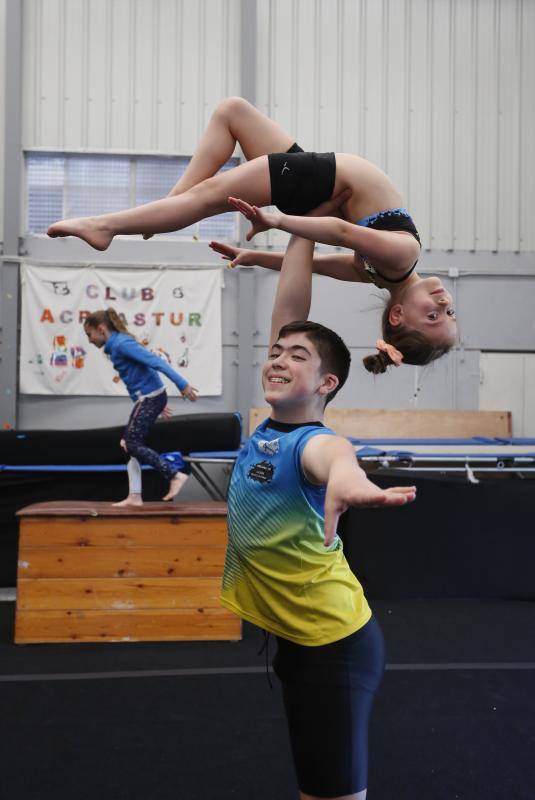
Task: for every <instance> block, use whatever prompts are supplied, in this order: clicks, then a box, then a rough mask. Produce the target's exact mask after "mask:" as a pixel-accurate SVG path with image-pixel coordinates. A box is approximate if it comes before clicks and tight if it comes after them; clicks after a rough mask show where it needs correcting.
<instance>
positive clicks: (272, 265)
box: [210, 242, 370, 283]
mask: <svg viewBox="0 0 535 800" xmlns="http://www.w3.org/2000/svg"><path fill="white" fill-rule="evenodd" d="M210 247H211V248H212V250H214V252H216V253H220V254H221V257H222V258H223V259H224V260H225V261H229V262H230V263H229V267H231V268H232V267H238V266H242V267H264V268H265V269H272V270H275V271H276V272H278V271H280V268H281V266H282V259H283V258H284V250H280V251H273V250H249V249H245V248H243V247H234V246H233V245H230V244H225V243H223V242H210ZM358 262H359V263H358V264H355V256H354V255H352V254H351V253H322V254H321V255H320V254H317V253H315V254H314V257H313V260H312V271H313V272H314V274H315V275H326V276H327V277H329V278H335V279H336V280H339V281H350V282H353V283H354V282H361V283H369V282H370V279H369V278H368V276H367V275H366V273H365V272H364V268H363V267H362V263H361V261H360V259H358Z"/></svg>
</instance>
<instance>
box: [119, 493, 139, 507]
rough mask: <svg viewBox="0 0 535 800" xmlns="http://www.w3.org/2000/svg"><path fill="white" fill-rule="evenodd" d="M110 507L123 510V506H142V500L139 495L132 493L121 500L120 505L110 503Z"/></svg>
mask: <svg viewBox="0 0 535 800" xmlns="http://www.w3.org/2000/svg"><path fill="white" fill-rule="evenodd" d="M112 505H113V506H116V507H117V508H123V507H124V506H142V505H143V499H142V497H141V495H140V494H137V493H133V494H129V495H128V497H126V498H125V499H124V500H121V502H120V503H112Z"/></svg>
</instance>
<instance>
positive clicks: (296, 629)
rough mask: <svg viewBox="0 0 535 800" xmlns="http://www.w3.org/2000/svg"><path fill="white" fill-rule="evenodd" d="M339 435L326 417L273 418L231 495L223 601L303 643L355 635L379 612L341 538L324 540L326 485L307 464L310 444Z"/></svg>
mask: <svg viewBox="0 0 535 800" xmlns="http://www.w3.org/2000/svg"><path fill="white" fill-rule="evenodd" d="M318 434H322V435H325V434H328V435H335V434H334V431H332V430H330V429H328V428H325V427H324V426H323V425H322V424H321V423H319V422H317V423H314V422H313V423H307V424H304V425H289V424H284V423H279V422H275V421H273V420H269V419H268V420H265V421H264V422H263V423H262V424H261V425H259V427H258V428H257V429H256V431H255V432H254V434H253V435H252V436H251V438H250V439H249V440H248V441H247V443H246V444H245V446H244V448H243V449H242V450H241V451H240V454H239V456H238V458H237V460H236V464H235V466H234V471H233V473H232V479H231V483H230V488H229V497H228V529H229V530H228V533H229V540H228V547H227V557H226V562H225V571H224V575H223V588H222V593H221V602H222V604H223V605H224V606H225V607H226V608H228V609H230V610H231V611H234V612H235V613H236V614H238V615H239V616H240V617H242V618H243V619H245V620H248V621H249V622H252V623H254V624H255V625H258V626H260V627H261V628H264V629H265V630H267V631H269V632H270V633H273V634H276V635H277V636H282V637H283V638H285V639H289V640H290V641H292V642H296V643H297V644H302V645H312V646H314V645H323V644H329V643H330V642H334V641H337V640H338V639H342V638H344V637H345V636H349V635H350V634H351V633H354V632H355V631H356V630H358V629H359V628H361V627H362V626H363V625H365V624H366V622H368V620H369V619H370V616H371V611H370V608H369V606H368V603H367V602H366V598H365V596H364V592H363V590H362V586H361V585H360V583H359V581H358V580H357V578H356V577H355V575H354V574H353V573H352V572H351V570H350V568H349V565H348V563H347V561H346V558H345V556H344V553H343V550H342V542H341V540H340V539H339V538H338V537H335V540H334V542H333V543H332V545H330V546H329V547H328V548H326V547H325V546H324V544H323V541H324V502H325V487H324V486H316V485H314V484H312V483H310V482H309V481H308V480H307V479H306V477H305V475H304V473H303V469H302V467H301V456H302V453H303V449H304V447H305V445H306V443H307V442H308V441H309V439H311V437H312V436H317V435H318Z"/></svg>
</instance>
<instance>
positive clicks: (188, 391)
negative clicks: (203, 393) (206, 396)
mask: <svg viewBox="0 0 535 800" xmlns="http://www.w3.org/2000/svg"><path fill="white" fill-rule="evenodd" d="M197 394H198V392H197V389H195V388H194V387H193V386H191V385H190V384H189V383H188V385H187V386H186V388H185V389H182V391H181V395H182V397H184V399H186V400H191V402H192V403H194V402H195V401H196V400H197Z"/></svg>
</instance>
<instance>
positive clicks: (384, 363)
mask: <svg viewBox="0 0 535 800" xmlns="http://www.w3.org/2000/svg"><path fill="white" fill-rule="evenodd" d="M390 306H391V304H390V303H388V304H387V306H386V308H385V310H384V311H383V318H382V321H381V327H382V330H383V339H384V340H385V342H388V344H392V345H394V347H395V348H396V349H397V350H399V351H400V353H402V354H403V363H404V364H415V365H417V366H424V365H425V364H430V363H431V361H435V359H437V358H440V357H441V356H443V355H445V354H446V353H447V352H449V350H451V348H452V345H451V344H443V345H440V344H439V345H437V344H433V343H432V342H431V341H430V340H429V339H428V338H427V336H426V335H425V334H424V333H421V332H420V331H417V330H414V329H412V328H407V327H406V325H392V323H391V322H390V319H389V314H390ZM362 362H363V364H364V366H365V368H366V369H367V370H368V372H373V374H374V375H379V374H380V373H381V372H386V369H387V367H390V366H391V365H392V363H393V362H392V361H391V360H390V358H389V356H388V354H387V353H383V352H382V351H379V352H378V353H374V354H373V355H370V356H366V357H365V358H363V359H362Z"/></svg>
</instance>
